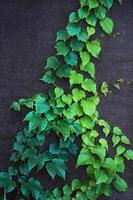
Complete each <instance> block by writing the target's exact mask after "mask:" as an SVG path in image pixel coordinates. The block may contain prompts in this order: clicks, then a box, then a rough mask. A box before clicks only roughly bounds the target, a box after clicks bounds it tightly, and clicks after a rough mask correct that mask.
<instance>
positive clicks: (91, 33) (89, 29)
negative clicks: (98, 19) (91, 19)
mask: <svg viewBox="0 0 133 200" xmlns="http://www.w3.org/2000/svg"><path fill="white" fill-rule="evenodd" d="M87 33H88V36H89V37H90V36H92V35H94V34H95V29H94V28H93V27H87Z"/></svg>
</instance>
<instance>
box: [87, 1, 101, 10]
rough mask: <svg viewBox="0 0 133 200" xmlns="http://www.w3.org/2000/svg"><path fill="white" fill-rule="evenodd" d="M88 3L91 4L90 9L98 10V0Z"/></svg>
mask: <svg viewBox="0 0 133 200" xmlns="http://www.w3.org/2000/svg"><path fill="white" fill-rule="evenodd" d="M88 3H89V8H90V9H92V8H96V7H98V5H99V2H98V0H89V1H88Z"/></svg>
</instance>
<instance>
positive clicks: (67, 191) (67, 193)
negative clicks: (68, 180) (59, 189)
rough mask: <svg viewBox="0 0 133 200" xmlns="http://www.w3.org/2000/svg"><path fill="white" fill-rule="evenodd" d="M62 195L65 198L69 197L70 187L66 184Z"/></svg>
mask: <svg viewBox="0 0 133 200" xmlns="http://www.w3.org/2000/svg"><path fill="white" fill-rule="evenodd" d="M63 193H64V195H65V196H69V195H70V194H71V193H72V190H71V187H70V186H69V185H67V184H66V185H65V186H64V187H63Z"/></svg>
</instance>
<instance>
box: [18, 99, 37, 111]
mask: <svg viewBox="0 0 133 200" xmlns="http://www.w3.org/2000/svg"><path fill="white" fill-rule="evenodd" d="M33 104H34V102H33V99H20V100H19V105H20V106H26V107H28V108H32V109H33Z"/></svg>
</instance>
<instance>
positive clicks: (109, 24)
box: [100, 17, 114, 35]
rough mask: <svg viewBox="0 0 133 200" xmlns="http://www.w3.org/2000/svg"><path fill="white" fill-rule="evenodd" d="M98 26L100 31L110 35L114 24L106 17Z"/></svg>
mask: <svg viewBox="0 0 133 200" xmlns="http://www.w3.org/2000/svg"><path fill="white" fill-rule="evenodd" d="M100 26H101V27H102V29H103V31H104V32H105V33H107V34H109V35H111V34H112V31H113V27H114V24H113V21H112V20H111V19H110V18H108V17H106V18H104V19H103V20H102V21H100Z"/></svg>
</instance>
